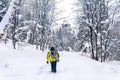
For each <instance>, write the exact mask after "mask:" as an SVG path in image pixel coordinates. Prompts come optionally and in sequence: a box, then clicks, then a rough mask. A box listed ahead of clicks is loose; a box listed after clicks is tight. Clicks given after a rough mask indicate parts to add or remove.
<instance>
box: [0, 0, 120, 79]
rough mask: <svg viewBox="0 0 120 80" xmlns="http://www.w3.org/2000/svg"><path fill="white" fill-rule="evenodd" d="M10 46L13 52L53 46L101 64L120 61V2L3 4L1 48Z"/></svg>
mask: <svg viewBox="0 0 120 80" xmlns="http://www.w3.org/2000/svg"><path fill="white" fill-rule="evenodd" d="M65 1H66V3H67V1H68V3H69V1H70V2H71V3H70V4H69V5H70V6H68V5H66V4H61V3H62V2H65ZM67 11H68V12H67ZM9 43H10V44H11V45H12V48H13V49H14V50H18V47H22V48H23V49H24V48H25V47H26V46H27V45H30V46H33V47H34V48H35V49H36V50H37V51H43V52H44V51H46V50H47V49H50V47H53V46H54V47H55V48H56V49H57V50H58V51H60V52H64V51H65V52H67V53H68V52H74V53H78V54H80V55H82V56H87V57H89V58H91V60H94V61H98V62H108V61H120V0H0V44H5V45H6V47H7V45H8V44H9ZM0 48H1V47H0ZM31 49H32V48H31ZM1 50H2V48H1ZM13 52H14V51H13ZM0 53H1V51H0ZM40 55H41V54H40ZM1 56H2V55H1ZM0 64H1V61H0ZM8 65H9V64H6V65H5V67H8ZM43 67H44V66H43ZM43 67H41V68H43ZM0 72H1V69H0ZM57 77H58V76H57ZM11 80H18V79H11ZM21 80H27V79H21ZM29 80H31V79H29ZM34 80H35V79H34ZM43 80H47V79H43ZM52 80H56V79H52ZM58 80H59V79H58ZM61 80H64V79H61ZM69 80H72V79H69ZM73 80H75V79H73ZM76 80H80V79H76ZM82 80H90V79H82ZM91 80H94V79H91ZM100 80H101V79H100ZM102 80H105V79H102ZM111 80H118V79H111Z"/></svg>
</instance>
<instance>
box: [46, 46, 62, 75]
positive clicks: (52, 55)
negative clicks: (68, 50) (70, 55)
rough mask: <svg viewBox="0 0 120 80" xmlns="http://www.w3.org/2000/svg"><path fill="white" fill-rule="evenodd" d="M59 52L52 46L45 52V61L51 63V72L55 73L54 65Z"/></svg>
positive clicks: (57, 59)
mask: <svg viewBox="0 0 120 80" xmlns="http://www.w3.org/2000/svg"><path fill="white" fill-rule="evenodd" d="M59 60H60V59H59V53H58V51H57V50H55V48H54V47H51V49H50V50H49V51H48V53H47V57H46V63H47V64H48V63H49V62H50V63H51V72H54V73H56V72H57V71H56V66H57V62H59Z"/></svg>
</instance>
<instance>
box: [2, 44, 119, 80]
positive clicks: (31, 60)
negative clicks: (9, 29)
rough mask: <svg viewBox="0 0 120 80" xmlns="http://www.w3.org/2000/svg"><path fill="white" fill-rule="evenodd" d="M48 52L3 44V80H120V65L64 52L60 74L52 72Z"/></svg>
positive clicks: (59, 67)
mask: <svg viewBox="0 0 120 80" xmlns="http://www.w3.org/2000/svg"><path fill="white" fill-rule="evenodd" d="M46 53H47V51H45V52H41V51H39V50H35V49H33V47H27V48H25V49H23V50H18V49H17V50H13V49H12V47H6V46H3V44H0V55H1V56H0V80H120V69H119V67H120V65H112V64H107V63H100V62H96V61H94V60H91V59H89V58H86V57H83V56H80V55H78V54H77V53H74V52H60V57H61V59H60V62H59V63H58V64H57V71H58V72H57V73H51V72H50V64H46V62H45V58H46Z"/></svg>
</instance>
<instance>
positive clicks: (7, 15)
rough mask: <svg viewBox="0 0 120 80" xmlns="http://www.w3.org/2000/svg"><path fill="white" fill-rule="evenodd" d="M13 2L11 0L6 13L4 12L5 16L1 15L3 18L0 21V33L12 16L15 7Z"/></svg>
mask: <svg viewBox="0 0 120 80" xmlns="http://www.w3.org/2000/svg"><path fill="white" fill-rule="evenodd" d="M14 3H15V0H12V1H11V3H10V6H9V8H8V11H7V13H6V14H5V16H4V17H3V19H2V21H1V23H0V33H3V31H4V28H5V27H6V26H7V25H8V23H9V20H10V18H11V17H12V13H13V12H14V7H15V4H14Z"/></svg>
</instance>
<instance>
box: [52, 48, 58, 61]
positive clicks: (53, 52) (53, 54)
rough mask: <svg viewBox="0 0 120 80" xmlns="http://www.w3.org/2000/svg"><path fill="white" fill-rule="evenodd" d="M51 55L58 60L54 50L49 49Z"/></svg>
mask: <svg viewBox="0 0 120 80" xmlns="http://www.w3.org/2000/svg"><path fill="white" fill-rule="evenodd" d="M51 57H52V58H54V59H56V60H58V56H57V54H56V51H55V50H53V51H51Z"/></svg>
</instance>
